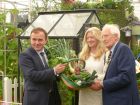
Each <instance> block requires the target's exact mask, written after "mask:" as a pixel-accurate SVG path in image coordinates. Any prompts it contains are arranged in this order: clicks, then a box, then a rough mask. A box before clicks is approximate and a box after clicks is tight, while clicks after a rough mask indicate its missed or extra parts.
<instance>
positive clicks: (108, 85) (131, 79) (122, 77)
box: [103, 42, 140, 105]
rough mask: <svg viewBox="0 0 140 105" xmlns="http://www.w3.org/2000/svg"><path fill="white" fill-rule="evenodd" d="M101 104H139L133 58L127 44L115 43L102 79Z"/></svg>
mask: <svg viewBox="0 0 140 105" xmlns="http://www.w3.org/2000/svg"><path fill="white" fill-rule="evenodd" d="M103 86H104V88H103V105H140V100H139V95H138V88H137V84H136V74H135V59H134V57H133V55H132V52H131V50H130V49H129V48H128V46H127V45H125V44H123V43H121V42H119V43H117V45H116V47H115V49H114V51H113V55H112V58H111V62H110V64H109V67H108V69H107V71H106V75H105V78H104V81H103Z"/></svg>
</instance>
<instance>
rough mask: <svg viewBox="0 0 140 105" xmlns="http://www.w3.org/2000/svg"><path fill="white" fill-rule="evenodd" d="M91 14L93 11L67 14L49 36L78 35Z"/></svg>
mask: <svg viewBox="0 0 140 105" xmlns="http://www.w3.org/2000/svg"><path fill="white" fill-rule="evenodd" d="M90 14H91V12H88V13H78V14H75V13H73V14H65V15H64V17H63V18H62V20H61V21H60V22H59V23H58V24H57V26H56V27H55V28H54V29H53V31H52V32H51V33H50V34H49V36H77V33H78V32H79V30H80V28H81V27H82V26H83V24H84V23H85V22H86V20H87V18H88V17H89V16H90Z"/></svg>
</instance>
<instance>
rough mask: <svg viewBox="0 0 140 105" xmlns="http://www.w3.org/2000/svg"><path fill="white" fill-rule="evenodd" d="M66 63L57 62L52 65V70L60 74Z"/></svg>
mask: <svg viewBox="0 0 140 105" xmlns="http://www.w3.org/2000/svg"><path fill="white" fill-rule="evenodd" d="M66 65H67V64H58V65H56V66H55V67H54V71H55V73H56V74H60V73H61V72H63V71H64V69H65V67H66Z"/></svg>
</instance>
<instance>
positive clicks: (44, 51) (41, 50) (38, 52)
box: [36, 48, 45, 54]
mask: <svg viewBox="0 0 140 105" xmlns="http://www.w3.org/2000/svg"><path fill="white" fill-rule="evenodd" d="M36 52H37V53H38V54H40V53H41V52H45V51H44V48H43V49H42V50H41V51H36Z"/></svg>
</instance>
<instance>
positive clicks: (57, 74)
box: [53, 68, 59, 76]
mask: <svg viewBox="0 0 140 105" xmlns="http://www.w3.org/2000/svg"><path fill="white" fill-rule="evenodd" d="M53 70H54V74H55V75H56V76H59V73H57V72H56V70H55V68H53Z"/></svg>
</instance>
